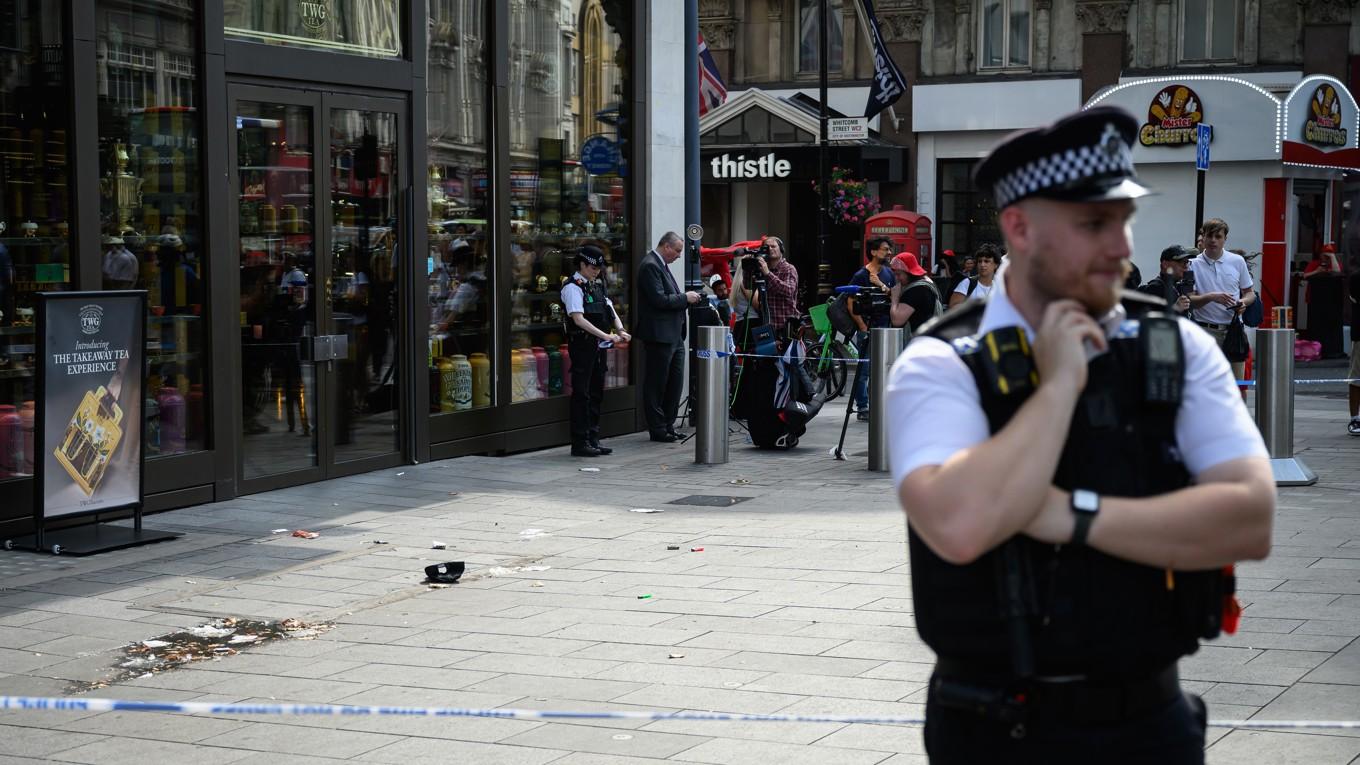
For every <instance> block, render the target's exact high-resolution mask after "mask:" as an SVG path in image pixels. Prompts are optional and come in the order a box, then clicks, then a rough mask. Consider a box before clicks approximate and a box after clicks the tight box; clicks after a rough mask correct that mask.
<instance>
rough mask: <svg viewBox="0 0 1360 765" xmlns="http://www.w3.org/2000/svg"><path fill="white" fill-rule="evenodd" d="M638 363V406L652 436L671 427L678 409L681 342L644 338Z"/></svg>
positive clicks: (682, 367) (682, 365)
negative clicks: (641, 367)
mask: <svg viewBox="0 0 1360 765" xmlns="http://www.w3.org/2000/svg"><path fill="white" fill-rule="evenodd" d="M574 361H575V358H574V357H573V362H574ZM642 363H643V365H644V367H645V374H646V377H645V378H644V379H643V381H642V385H643V387H642V408H643V414H644V415H645V416H646V417H647V431H648V432H649V433H651V434H652V435H654V436H656V435H661V434H662V433H665V432H666V431H667V430H668V429H672V428H674V427H675V417H676V415H677V414H678V413H679V410H680V391H681V389H682V388H683V386H684V383H685V380H684V377H685V344H684V343H683V342H674V343H655V342H652V341H650V340H649V341H646V342H644V343H643V344H642Z"/></svg>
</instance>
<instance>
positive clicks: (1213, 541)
mask: <svg viewBox="0 0 1360 765" xmlns="http://www.w3.org/2000/svg"><path fill="white" fill-rule="evenodd" d="M1137 128H1138V123H1137V122H1136V121H1135V120H1134V119H1133V117H1131V116H1129V115H1128V114H1127V113H1125V112H1123V111H1120V110H1118V109H1113V108H1109V107H1097V108H1093V109H1089V110H1086V111H1084V112H1080V113H1078V114H1074V115H1071V116H1068V117H1065V118H1063V119H1061V120H1059V121H1058V122H1056V123H1054V124H1052V125H1050V126H1048V127H1046V128H1042V129H1036V130H1031V131H1027V132H1024V133H1019V134H1016V135H1014V136H1012V137H1010V138H1008V139H1006V140H1005V141H1004V142H1003V143H1002V144H1001V145H1000V146H998V147H996V148H995V149H994V150H993V151H992V153H991V154H990V155H988V156H987V157H986V158H985V159H984V160H983V161H982V162H981V163H980V165H979V166H978V167H977V169H976V171H975V178H976V180H977V183H978V186H979V188H981V189H983V190H985V191H986V192H990V193H992V194H993V195H994V196H995V199H996V207H997V210H998V211H999V212H998V224H999V227H1000V229H1001V232H1002V233H1003V234H1004V235H1005V238H1006V243H1007V245H1008V246H1009V255H1008V257H1007V259H1006V265H1005V266H1004V267H1003V269H1002V270H1001V272H1000V273H999V274H998V276H997V279H996V284H995V287H994V288H993V291H992V293H991V295H990V296H989V298H988V300H987V301H986V302H985V303H965V304H964V305H962V306H960V307H958V308H957V309H955V310H952V311H949V312H948V313H946V314H945V315H944V316H941V317H940V318H939V319H938V320H937V321H935V322H933V323H932V324H930V325H927V326H926V327H923V328H922V333H921V335H920V336H918V337H917V338H916V339H914V340H913V341H912V342H911V344H910V345H909V346H908V348H907V350H906V352H905V353H903V355H902V356H901V357H899V359H898V361H897V363H896V364H894V366H893V369H892V373H891V379H890V383H889V390H888V396H889V406H888V411H889V412H890V415H889V416H890V417H892V418H893V419H894V423H893V425H892V426H890V427H889V433H890V438H891V441H890V454H891V455H892V463H893V474H894V479H895V481H896V486H897V490H898V496H899V499H900V501H901V503H902V506H903V508H905V510H906V513H907V518H908V521H909V526H908V538H909V545H910V553H911V569H912V589H913V598H914V603H915V608H916V615H915V616H916V626H917V629H918V630H919V631H920V634H921V637H922V639H923V640H924V641H925V642H926V644H928V645H929V646H930V647H931V648H932V649H933V650H934V651H935V653H936V655H937V663H936V665H935V671H934V674H933V675H932V677H931V682H930V688H929V690H928V695H927V701H926V726H925V743H926V750H927V752H928V754H929V755H930V758H931V761H932V762H935V763H983V762H987V763H990V762H997V763H1001V762H1005V763H1068V762H1073V763H1075V762H1080V763H1102V764H1108V763H1134V762H1137V763H1153V762H1155V763H1162V764H1166V763H1202V762H1203V761H1204V753H1203V746H1204V730H1205V720H1206V712H1205V707H1204V704H1203V702H1202V701H1200V700H1199V699H1198V698H1196V697H1194V696H1192V695H1188V694H1185V693H1183V692H1182V691H1181V688H1180V684H1179V680H1178V676H1177V670H1176V663H1177V660H1178V659H1179V658H1180V657H1182V656H1185V655H1188V654H1191V653H1193V652H1194V651H1195V650H1197V649H1198V647H1199V641H1200V640H1201V639H1206V638H1212V637H1214V636H1216V635H1218V634H1219V633H1220V631H1222V630H1225V629H1226V630H1228V631H1231V630H1233V629H1235V627H1236V619H1237V616H1238V610H1237V608H1236V601H1235V600H1233V598H1232V588H1233V581H1232V578H1231V575H1230V573H1229V572H1230V571H1231V569H1230V568H1228V567H1230V566H1231V565H1232V564H1233V563H1234V562H1236V561H1239V560H1244V559H1259V558H1263V557H1265V556H1266V555H1267V553H1268V552H1269V550H1270V527H1271V520H1272V516H1273V513H1274V509H1275V484H1274V480H1273V479H1272V476H1271V470H1270V464H1269V461H1268V459H1267V454H1266V450H1265V447H1264V445H1263V443H1262V441H1261V437H1260V435H1259V434H1258V433H1257V430H1256V427H1255V425H1254V424H1253V423H1252V420H1251V418H1250V417H1249V416H1248V414H1247V411H1246V408H1245V407H1244V406H1243V404H1242V400H1241V397H1240V396H1238V395H1237V390H1236V388H1235V386H1234V385H1233V378H1232V374H1231V372H1230V371H1229V369H1228V363H1227V361H1225V360H1224V358H1223V354H1222V353H1220V352H1219V350H1218V348H1217V346H1216V345H1215V344H1214V341H1213V338H1211V337H1210V336H1209V335H1208V334H1206V333H1205V332H1204V331H1203V330H1202V329H1200V328H1199V327H1197V326H1195V325H1194V324H1193V323H1191V322H1189V321H1188V320H1185V319H1180V318H1175V317H1174V316H1172V315H1168V314H1167V313H1165V310H1166V304H1165V302H1163V301H1161V300H1158V299H1149V298H1148V297H1146V296H1144V295H1141V294H1140V293H1136V292H1124V291H1123V290H1122V289H1121V287H1122V285H1123V284H1124V278H1125V274H1126V272H1127V268H1128V261H1129V256H1130V252H1131V242H1130V233H1129V222H1130V219H1131V217H1132V215H1133V212H1134V201H1133V200H1134V199H1136V198H1138V197H1141V196H1143V195H1145V194H1147V193H1149V192H1148V189H1147V188H1145V187H1144V186H1143V185H1141V184H1140V183H1139V182H1138V180H1137V178H1136V177H1135V176H1134V172H1133V161H1132V151H1131V146H1132V142H1133V139H1134V137H1135V134H1136V131H1137Z"/></svg>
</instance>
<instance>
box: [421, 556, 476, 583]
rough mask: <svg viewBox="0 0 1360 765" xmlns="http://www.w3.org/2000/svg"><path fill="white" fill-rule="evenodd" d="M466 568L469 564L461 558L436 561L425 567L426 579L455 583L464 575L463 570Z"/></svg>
mask: <svg viewBox="0 0 1360 765" xmlns="http://www.w3.org/2000/svg"><path fill="white" fill-rule="evenodd" d="M466 568H467V564H465V563H463V562H462V561H461V560H451V561H449V562H448V563H436V564H434V565H432V566H426V567H425V579H426V580H427V581H430V582H436V583H439V584H454V583H456V582H457V581H458V580H459V578H461V577H462V576H463V571H464V570H465V569H466Z"/></svg>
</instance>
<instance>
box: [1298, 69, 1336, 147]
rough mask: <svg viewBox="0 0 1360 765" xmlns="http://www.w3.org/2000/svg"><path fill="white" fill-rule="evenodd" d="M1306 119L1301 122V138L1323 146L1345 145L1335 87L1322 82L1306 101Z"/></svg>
mask: <svg viewBox="0 0 1360 765" xmlns="http://www.w3.org/2000/svg"><path fill="white" fill-rule="evenodd" d="M1308 109H1309V116H1308V121H1307V122H1305V123H1303V140H1305V141H1307V142H1309V143H1316V144H1321V145H1323V146H1345V145H1346V128H1344V127H1342V126H1341V98H1340V97H1338V96H1337V93H1336V88H1335V87H1333V86H1332V85H1331V84H1329V83H1325V82H1324V83H1322V84H1321V85H1319V86H1317V90H1314V91H1313V97H1312V98H1311V99H1309V101H1308Z"/></svg>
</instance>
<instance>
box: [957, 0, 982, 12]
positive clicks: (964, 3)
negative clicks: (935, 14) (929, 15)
mask: <svg viewBox="0 0 1360 765" xmlns="http://www.w3.org/2000/svg"><path fill="white" fill-rule="evenodd" d="M974 5H977V3H976V1H975V0H954V12H955V13H959V14H963V13H972V12H973V6H974Z"/></svg>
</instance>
